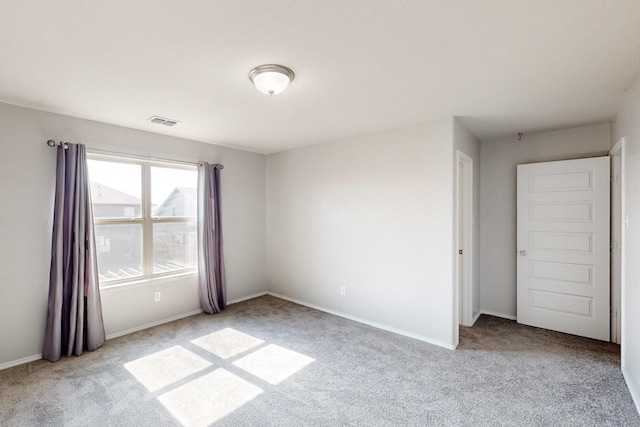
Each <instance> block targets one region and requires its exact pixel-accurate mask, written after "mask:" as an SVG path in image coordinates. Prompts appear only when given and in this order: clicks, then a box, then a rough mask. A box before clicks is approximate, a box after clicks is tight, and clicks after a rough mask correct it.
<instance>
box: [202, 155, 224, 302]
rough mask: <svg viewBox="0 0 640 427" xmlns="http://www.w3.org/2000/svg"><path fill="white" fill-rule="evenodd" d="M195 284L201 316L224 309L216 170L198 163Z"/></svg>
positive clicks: (218, 188)
mask: <svg viewBox="0 0 640 427" xmlns="http://www.w3.org/2000/svg"><path fill="white" fill-rule="evenodd" d="M198 246H199V251H198V280H199V284H200V300H201V303H202V309H203V310H204V312H205V313H209V314H215V313H219V312H220V311H221V310H224V309H225V308H226V307H227V295H226V293H227V285H226V277H225V269H224V254H223V250H222V218H221V207H220V169H219V168H218V167H217V165H212V164H209V163H202V164H201V165H200V167H199V168H198Z"/></svg>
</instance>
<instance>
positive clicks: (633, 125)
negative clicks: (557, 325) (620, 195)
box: [611, 79, 640, 410]
mask: <svg viewBox="0 0 640 427" xmlns="http://www.w3.org/2000/svg"><path fill="white" fill-rule="evenodd" d="M611 133H612V142H613V143H615V142H616V141H618V140H619V139H620V138H621V137H624V138H625V144H626V152H625V161H624V162H625V164H624V168H625V177H624V178H625V184H626V191H625V194H624V197H625V202H626V212H627V214H628V215H629V229H628V230H627V231H626V233H627V234H626V236H625V237H626V247H625V254H624V255H625V258H626V265H625V269H626V271H625V275H624V278H623V289H622V292H623V297H622V299H623V300H622V313H621V314H622V316H621V326H622V347H621V353H622V354H621V355H622V372H623V373H624V377H625V379H626V380H627V384H628V386H629V389H630V390H631V394H632V395H633V399H634V401H635V403H636V407H638V410H640V327H639V326H640V263H638V260H639V259H640V193H639V192H638V184H639V183H640V79H638V80H637V81H636V83H635V84H634V86H633V87H632V88H630V89H629V90H627V92H626V96H625V101H624V104H623V105H622V107H621V109H620V111H619V112H618V114H617V115H616V117H615V120H614V121H613V124H612V129H611Z"/></svg>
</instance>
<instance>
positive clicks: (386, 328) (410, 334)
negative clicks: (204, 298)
mask: <svg viewBox="0 0 640 427" xmlns="http://www.w3.org/2000/svg"><path fill="white" fill-rule="evenodd" d="M267 294H269V295H271V296H273V297H276V298H280V299H283V300H287V301H291V302H294V303H296V304H300V305H304V306H305V307H309V308H313V309H315V310H318V311H324V312H325V313H329V314H333V315H334V316H338V317H344V318H345V319H349V320H353V321H354V322H358V323H363V324H365V325H369V326H373V327H374V328H378V329H382V330H383V331H388V332H393V333H395V334H398V335H404V336H405V337H409V338H413V339H416V340H419V341H424V342H426V343H429V344H433V345H437V346H439V347H444V348H446V349H449V350H455V349H456V346H454V345H452V344H448V343H445V342H442V341H438V340H434V339H431V338H428V337H425V336H422V335H418V334H414V333H413V332H407V331H404V330H402V329H397V328H394V327H391V326H387V325H383V324H382V323H376V322H371V321H369V320H366V319H362V318H360V317H356V316H351V315H349V314H345V313H341V312H339V311H335V310H332V309H329V308H326V307H321V306H318V305H315V304H309V303H308V302H306V301H300V300H297V299H295V298H289V297H287V296H284V295H280V294H278V293H275V292H267Z"/></svg>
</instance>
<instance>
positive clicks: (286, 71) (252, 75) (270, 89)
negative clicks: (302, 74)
mask: <svg viewBox="0 0 640 427" xmlns="http://www.w3.org/2000/svg"><path fill="white" fill-rule="evenodd" d="M294 77H295V74H294V73H293V71H292V70H291V69H290V68H287V67H284V66H282V65H276V64H267V65H260V66H259V67H256V68H254V69H253V70H251V71H250V72H249V79H251V81H252V82H253V84H254V85H255V86H256V89H258V91H259V92H262V93H264V94H265V95H270V96H271V95H277V94H279V93H281V92H282V91H284V90H285V89H286V88H287V86H289V83H291V82H292V81H293V79H294Z"/></svg>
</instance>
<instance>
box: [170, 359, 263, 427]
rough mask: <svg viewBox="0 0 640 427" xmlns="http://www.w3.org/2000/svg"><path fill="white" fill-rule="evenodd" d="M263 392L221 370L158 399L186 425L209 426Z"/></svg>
mask: <svg viewBox="0 0 640 427" xmlns="http://www.w3.org/2000/svg"><path fill="white" fill-rule="evenodd" d="M262 393H263V390H262V389H261V388H259V387H257V386H255V385H253V384H251V383H249V382H247V381H245V380H243V379H242V378H240V377H238V376H236V375H233V374H232V373H231V372H229V371H227V370H225V369H223V368H218V369H216V370H215V371H213V372H211V373H209V374H207V375H204V376H202V377H200V378H197V379H195V380H193V381H190V382H188V383H187V384H185V385H182V386H180V387H178V388H176V389H174V390H171V391H169V392H167V393H165V394H163V395H161V396H159V397H158V400H159V401H160V402H161V403H162V404H163V405H164V407H165V408H167V410H168V411H169V412H170V413H171V415H173V416H174V417H175V418H176V419H177V420H178V421H179V422H180V424H182V425H183V426H208V425H210V424H212V423H215V422H216V421H218V420H219V419H221V418H222V417H224V416H225V415H228V414H230V413H231V412H233V411H235V410H236V409H238V408H239V407H241V406H242V405H244V404H246V403H247V402H249V401H251V400H253V399H255V398H256V396H258V395H260V394H262Z"/></svg>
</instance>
